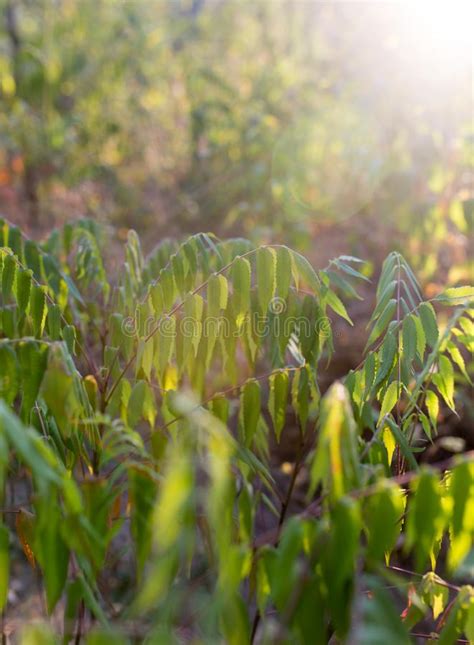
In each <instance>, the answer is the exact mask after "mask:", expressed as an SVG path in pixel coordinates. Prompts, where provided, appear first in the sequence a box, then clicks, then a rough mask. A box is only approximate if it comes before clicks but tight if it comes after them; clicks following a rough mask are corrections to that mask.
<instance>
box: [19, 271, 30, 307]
mask: <svg viewBox="0 0 474 645" xmlns="http://www.w3.org/2000/svg"><path fill="white" fill-rule="evenodd" d="M32 275H33V272H32V271H31V269H19V270H18V272H17V276H16V301H17V303H18V309H19V311H20V313H22V314H23V313H25V311H26V308H27V307H28V302H29V300H30V290H31V280H32Z"/></svg>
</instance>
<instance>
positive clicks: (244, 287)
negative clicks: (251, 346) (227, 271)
mask: <svg viewBox="0 0 474 645" xmlns="http://www.w3.org/2000/svg"><path fill="white" fill-rule="evenodd" d="M231 275H232V285H233V289H234V290H233V298H232V303H233V306H234V313H235V317H236V319H237V321H238V323H239V324H241V323H242V322H243V318H244V316H245V314H246V313H247V312H248V310H249V308H250V262H249V261H248V260H247V258H241V257H238V258H237V259H236V260H235V262H234V264H233V266H232V274H231Z"/></svg>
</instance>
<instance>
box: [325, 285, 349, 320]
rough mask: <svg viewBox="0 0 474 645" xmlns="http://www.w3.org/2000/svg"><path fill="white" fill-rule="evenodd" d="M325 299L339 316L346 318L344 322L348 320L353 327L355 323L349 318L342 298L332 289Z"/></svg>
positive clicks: (328, 291)
mask: <svg viewBox="0 0 474 645" xmlns="http://www.w3.org/2000/svg"><path fill="white" fill-rule="evenodd" d="M324 298H325V300H326V302H327V303H328V305H329V306H330V307H331V309H332V310H333V311H335V312H336V313H337V315H338V316H340V317H341V318H344V320H347V322H348V323H349V324H350V325H353V324H354V323H353V322H352V320H351V319H350V318H349V314H348V313H347V310H346V308H345V306H344V304H343V302H342V301H341V300H340V298H339V297H338V296H337V295H336V294H335V293H334V291H331V289H328V290H327V292H326V293H325V295H324Z"/></svg>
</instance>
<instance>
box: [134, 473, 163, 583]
mask: <svg viewBox="0 0 474 645" xmlns="http://www.w3.org/2000/svg"><path fill="white" fill-rule="evenodd" d="M128 481H129V497H130V508H131V513H130V521H131V525H130V530H131V534H132V537H133V540H134V544H135V551H136V556H137V569H138V575H139V579H141V576H142V573H143V569H144V567H145V563H146V560H147V558H148V556H149V554H150V549H151V543H152V526H153V525H152V521H151V518H152V512H153V508H154V502H155V499H156V493H157V482H156V481H155V479H154V477H153V476H152V475H151V473H149V472H148V471H147V470H146V469H144V468H140V467H138V466H134V467H131V468H129V469H128Z"/></svg>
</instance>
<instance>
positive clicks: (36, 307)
mask: <svg viewBox="0 0 474 645" xmlns="http://www.w3.org/2000/svg"><path fill="white" fill-rule="evenodd" d="M30 315H31V319H32V321H33V331H34V334H35V336H36V338H40V337H41V335H42V333H43V329H44V323H45V319H46V296H45V291H44V289H43V287H41V286H38V285H36V284H34V285H32V287H31V298H30Z"/></svg>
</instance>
